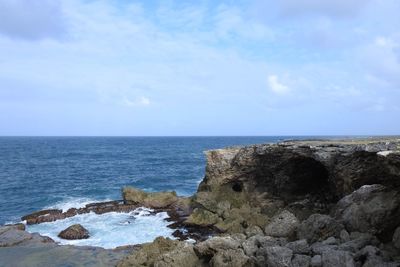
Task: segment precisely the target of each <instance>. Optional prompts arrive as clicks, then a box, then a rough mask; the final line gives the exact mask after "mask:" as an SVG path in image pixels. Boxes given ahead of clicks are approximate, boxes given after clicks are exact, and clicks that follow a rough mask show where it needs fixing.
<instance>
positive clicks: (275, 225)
mask: <svg viewBox="0 0 400 267" xmlns="http://www.w3.org/2000/svg"><path fill="white" fill-rule="evenodd" d="M298 226H299V220H298V219H297V218H296V216H295V215H294V214H293V213H291V212H289V211H287V210H284V211H282V212H281V213H279V214H277V215H275V216H274V217H272V219H271V222H270V223H269V224H268V225H267V226H266V227H265V234H266V235H269V236H274V237H291V236H294V234H295V231H296V230H297V227H298Z"/></svg>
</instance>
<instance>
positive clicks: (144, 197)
mask: <svg viewBox="0 0 400 267" xmlns="http://www.w3.org/2000/svg"><path fill="white" fill-rule="evenodd" d="M122 196H123V199H124V201H125V203H126V204H137V205H141V206H144V207H148V208H155V209H160V208H166V207H169V206H171V205H172V204H174V203H176V202H177V201H178V197H177V195H176V193H175V191H172V192H156V193H147V192H144V191H142V190H139V189H136V188H133V187H124V188H123V189H122Z"/></svg>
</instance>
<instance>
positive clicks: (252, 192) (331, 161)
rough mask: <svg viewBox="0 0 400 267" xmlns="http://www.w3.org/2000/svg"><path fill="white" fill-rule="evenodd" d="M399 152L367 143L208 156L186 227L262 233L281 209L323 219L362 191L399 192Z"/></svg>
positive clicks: (394, 144)
mask: <svg viewBox="0 0 400 267" xmlns="http://www.w3.org/2000/svg"><path fill="white" fill-rule="evenodd" d="M399 150H400V139H387V140H385V139H378V140H373V139H368V140H347V141H296V142H283V143H279V144H271V145H254V146H248V147H243V148H228V149H217V150H212V151H208V152H206V156H207V166H206V176H205V178H204V180H203V181H202V183H201V184H200V186H199V188H198V191H197V193H196V195H195V197H194V199H193V200H194V201H193V203H194V207H195V208H197V209H196V212H195V213H194V214H192V216H190V217H189V219H188V221H187V222H188V223H190V224H196V223H198V224H199V225H213V226H215V227H216V228H217V229H219V230H221V231H222V232H227V233H235V232H242V233H245V232H246V229H247V228H249V227H253V226H257V227H260V228H261V229H266V228H265V227H266V226H267V225H268V224H269V223H270V220H271V218H272V217H273V216H274V215H276V213H277V212H279V211H281V210H282V209H287V210H288V211H289V212H291V213H293V214H294V215H295V216H296V217H297V218H298V219H299V220H300V221H302V220H305V219H307V218H308V217H309V216H310V215H311V214H314V213H321V214H327V213H329V212H330V209H331V208H332V207H333V206H334V205H335V204H336V202H337V201H338V200H339V199H340V198H342V197H343V196H345V195H347V194H350V193H352V192H353V191H354V190H357V189H358V188H359V187H361V186H362V185H365V184H373V183H379V184H382V185H390V186H391V187H395V188H399V187H400V153H398V151H399ZM384 151H390V153H382V152H384ZM396 190H397V189H396ZM199 215H201V216H199ZM208 220H209V221H208Z"/></svg>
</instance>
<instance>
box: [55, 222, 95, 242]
mask: <svg viewBox="0 0 400 267" xmlns="http://www.w3.org/2000/svg"><path fill="white" fill-rule="evenodd" d="M58 237H60V238H63V239H68V240H74V239H87V238H89V231H88V230H87V229H86V228H85V227H83V226H82V225H80V224H74V225H71V226H69V227H68V228H67V229H65V230H63V231H61V232H60V233H59V234H58Z"/></svg>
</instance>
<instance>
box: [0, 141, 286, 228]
mask: <svg viewBox="0 0 400 267" xmlns="http://www.w3.org/2000/svg"><path fill="white" fill-rule="evenodd" d="M287 138H288V137H0V224H3V223H5V222H11V221H19V218H20V216H22V215H25V214H28V213H30V212H33V211H36V210H40V209H43V208H45V207H48V206H51V205H54V204H55V203H59V202H62V201H65V200H70V199H73V198H88V199H93V200H103V199H120V198H121V188H122V187H123V186H126V185H132V186H136V187H139V188H142V189H145V190H148V191H157V190H175V191H176V192H177V193H178V194H179V195H191V194H193V193H194V192H195V191H196V189H197V185H198V183H199V182H200V181H201V179H202V178H203V176H204V170H205V156H204V153H203V151H205V150H208V149H214V148H223V147H227V146H233V145H246V144H255V143H269V142H276V141H278V140H282V139H287Z"/></svg>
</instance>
